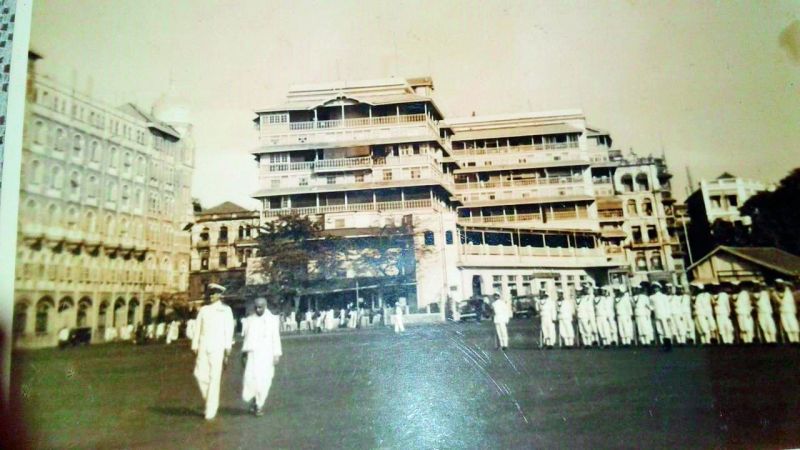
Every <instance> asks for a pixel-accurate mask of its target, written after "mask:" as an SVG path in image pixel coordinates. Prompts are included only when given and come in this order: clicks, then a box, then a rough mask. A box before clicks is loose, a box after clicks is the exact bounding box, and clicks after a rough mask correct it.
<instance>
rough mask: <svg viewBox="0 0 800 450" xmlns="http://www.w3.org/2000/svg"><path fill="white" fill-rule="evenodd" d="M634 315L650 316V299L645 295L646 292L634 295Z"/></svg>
mask: <svg viewBox="0 0 800 450" xmlns="http://www.w3.org/2000/svg"><path fill="white" fill-rule="evenodd" d="M635 310H636V315H637V316H643V317H649V316H650V311H651V308H650V299H649V298H648V297H647V295H646V294H639V295H637V296H636V306H635Z"/></svg>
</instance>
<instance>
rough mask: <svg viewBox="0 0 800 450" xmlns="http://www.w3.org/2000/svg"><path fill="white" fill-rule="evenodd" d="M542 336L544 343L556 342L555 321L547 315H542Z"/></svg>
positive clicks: (552, 343) (551, 343) (553, 343)
mask: <svg viewBox="0 0 800 450" xmlns="http://www.w3.org/2000/svg"><path fill="white" fill-rule="evenodd" d="M542 338H543V340H542V343H543V344H544V345H555V343H556V323H555V322H554V321H553V319H551V318H549V317H542Z"/></svg>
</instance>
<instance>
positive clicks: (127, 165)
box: [122, 152, 133, 175]
mask: <svg viewBox="0 0 800 450" xmlns="http://www.w3.org/2000/svg"><path fill="white" fill-rule="evenodd" d="M132 164H133V157H132V156H131V152H125V157H124V158H123V160H122V165H123V168H122V169H123V170H124V171H125V174H127V175H130V173H131V166H132Z"/></svg>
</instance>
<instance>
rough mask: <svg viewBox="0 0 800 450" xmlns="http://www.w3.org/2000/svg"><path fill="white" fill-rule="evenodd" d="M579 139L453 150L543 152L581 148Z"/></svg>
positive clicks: (479, 153)
mask: <svg viewBox="0 0 800 450" xmlns="http://www.w3.org/2000/svg"><path fill="white" fill-rule="evenodd" d="M579 147H580V145H579V144H578V142H577V141H574V142H558V143H556V142H553V143H545V144H530V145H515V146H506V147H478V148H466V149H459V150H455V149H454V150H453V156H462V157H463V156H483V155H511V154H519V153H530V152H541V151H546V150H567V149H573V148H579Z"/></svg>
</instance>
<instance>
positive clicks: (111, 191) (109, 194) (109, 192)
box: [106, 180, 117, 202]
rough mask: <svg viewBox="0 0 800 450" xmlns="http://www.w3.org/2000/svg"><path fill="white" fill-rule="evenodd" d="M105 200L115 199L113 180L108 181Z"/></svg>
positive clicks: (115, 190)
mask: <svg viewBox="0 0 800 450" xmlns="http://www.w3.org/2000/svg"><path fill="white" fill-rule="evenodd" d="M106 194H107V195H106V200H107V201H109V202H113V201H115V200H116V199H117V183H116V182H114V181H113V180H110V181H109V182H108V186H107V187H106Z"/></svg>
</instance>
